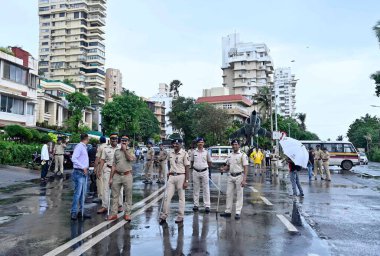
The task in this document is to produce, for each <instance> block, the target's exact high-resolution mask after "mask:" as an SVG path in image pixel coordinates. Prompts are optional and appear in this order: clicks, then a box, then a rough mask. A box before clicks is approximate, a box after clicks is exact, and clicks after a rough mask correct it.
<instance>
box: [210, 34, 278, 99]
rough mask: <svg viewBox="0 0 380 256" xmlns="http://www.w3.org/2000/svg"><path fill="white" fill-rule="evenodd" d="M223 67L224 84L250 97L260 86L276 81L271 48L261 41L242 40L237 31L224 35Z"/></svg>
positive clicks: (235, 91) (236, 92) (231, 89)
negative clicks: (246, 41) (273, 76)
mask: <svg viewBox="0 0 380 256" xmlns="http://www.w3.org/2000/svg"><path fill="white" fill-rule="evenodd" d="M222 70H223V86H224V87H228V88H229V89H230V91H231V92H233V94H239V95H243V96H245V97H247V98H249V99H252V95H255V94H257V92H258V88H259V87H262V86H271V85H272V84H273V79H272V74H273V61H272V58H271V57H270V55H269V48H268V47H267V46H266V45H265V44H262V43H261V44H256V43H251V42H248V43H244V42H241V41H240V39H239V34H236V33H235V34H231V35H228V36H226V37H223V38H222ZM205 94H206V95H207V92H206V93H204V95H205Z"/></svg>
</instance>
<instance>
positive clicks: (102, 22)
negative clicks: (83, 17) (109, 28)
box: [88, 15, 106, 26]
mask: <svg viewBox="0 0 380 256" xmlns="http://www.w3.org/2000/svg"><path fill="white" fill-rule="evenodd" d="M88 21H89V22H91V23H95V24H98V25H100V26H105V25H106V20H105V19H104V18H102V17H101V16H100V15H92V16H90V17H89V18H88Z"/></svg>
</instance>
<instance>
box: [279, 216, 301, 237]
mask: <svg viewBox="0 0 380 256" xmlns="http://www.w3.org/2000/svg"><path fill="white" fill-rule="evenodd" d="M277 218H279V219H280V221H281V222H282V223H283V224H284V225H285V227H286V228H287V229H288V231H289V232H293V233H296V232H298V229H297V228H296V227H295V226H294V225H293V224H292V223H291V222H290V221H289V220H288V219H287V218H286V217H285V216H284V215H282V214H277Z"/></svg>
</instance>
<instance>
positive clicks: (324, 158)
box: [321, 147, 331, 181]
mask: <svg viewBox="0 0 380 256" xmlns="http://www.w3.org/2000/svg"><path fill="white" fill-rule="evenodd" d="M321 157H322V164H323V169H324V170H325V173H326V179H327V181H331V175H330V169H329V165H330V153H329V152H328V151H327V148H325V147H324V148H323V149H322V154H321Z"/></svg>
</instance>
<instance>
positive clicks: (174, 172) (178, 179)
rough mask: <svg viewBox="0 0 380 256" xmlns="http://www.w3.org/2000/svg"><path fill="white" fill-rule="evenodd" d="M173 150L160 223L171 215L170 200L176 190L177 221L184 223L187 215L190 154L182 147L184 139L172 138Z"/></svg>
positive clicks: (164, 221)
mask: <svg viewBox="0 0 380 256" xmlns="http://www.w3.org/2000/svg"><path fill="white" fill-rule="evenodd" d="M172 146H173V150H172V151H171V152H170V154H169V163H170V170H169V173H168V175H169V179H168V181H167V185H166V196H165V198H164V205H163V211H162V212H161V216H160V225H163V224H165V223H166V219H167V217H168V216H169V210H170V202H171V200H172V197H173V195H174V192H175V191H176V190H177V192H178V198H179V199H178V201H179V202H178V216H177V219H176V220H175V223H182V222H183V218H184V215H185V189H186V188H187V187H188V186H189V174H190V173H189V169H190V162H189V155H188V154H187V152H186V151H185V150H184V149H182V140H180V139H175V140H172Z"/></svg>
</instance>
